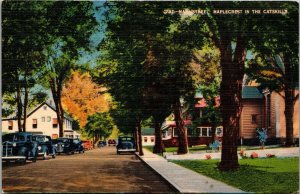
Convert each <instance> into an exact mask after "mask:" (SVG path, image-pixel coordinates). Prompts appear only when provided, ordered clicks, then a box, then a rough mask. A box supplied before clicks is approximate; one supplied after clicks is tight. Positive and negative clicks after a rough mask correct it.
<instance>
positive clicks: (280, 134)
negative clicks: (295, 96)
mask: <svg viewBox="0 0 300 194" xmlns="http://www.w3.org/2000/svg"><path fill="white" fill-rule="evenodd" d="M242 95H243V96H242V97H243V110H242V115H241V119H240V137H241V138H243V139H244V140H245V143H246V144H252V143H255V141H257V137H256V131H255V129H256V128H267V129H268V142H269V143H273V144H276V143H282V142H283V141H284V139H285V137H286V126H285V115H284V109H285V103H284V99H283V97H282V96H281V95H279V94H278V93H276V92H272V93H270V91H268V90H264V91H259V90H258V89H257V87H255V86H244V87H243V92H242ZM294 137H295V138H299V100H297V101H296V103H295V107H294Z"/></svg>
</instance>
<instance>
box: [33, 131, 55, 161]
mask: <svg viewBox="0 0 300 194" xmlns="http://www.w3.org/2000/svg"><path fill="white" fill-rule="evenodd" d="M32 139H33V140H34V141H37V142H38V155H39V156H43V159H44V160H45V159H47V158H48V156H52V158H55V147H54V145H53V144H52V139H51V137H50V136H46V135H33V136H32Z"/></svg>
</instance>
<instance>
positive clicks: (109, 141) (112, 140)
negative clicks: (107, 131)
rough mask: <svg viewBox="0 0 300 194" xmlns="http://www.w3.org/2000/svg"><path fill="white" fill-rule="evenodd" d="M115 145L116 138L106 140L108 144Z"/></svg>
mask: <svg viewBox="0 0 300 194" xmlns="http://www.w3.org/2000/svg"><path fill="white" fill-rule="evenodd" d="M111 145H112V146H116V140H114V139H109V140H108V146H111Z"/></svg>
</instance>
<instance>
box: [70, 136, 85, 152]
mask: <svg viewBox="0 0 300 194" xmlns="http://www.w3.org/2000/svg"><path fill="white" fill-rule="evenodd" d="M73 144H74V147H75V152H78V153H84V147H83V142H82V141H81V140H80V139H73Z"/></svg>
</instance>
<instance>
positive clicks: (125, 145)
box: [117, 136, 136, 154]
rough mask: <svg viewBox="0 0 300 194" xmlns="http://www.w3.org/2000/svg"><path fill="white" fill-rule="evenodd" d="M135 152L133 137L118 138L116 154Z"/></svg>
mask: <svg viewBox="0 0 300 194" xmlns="http://www.w3.org/2000/svg"><path fill="white" fill-rule="evenodd" d="M135 151H136V148H135V141H134V138H133V137H128V136H123V137H119V138H118V145H117V154H120V153H124V152H131V153H134V152H135Z"/></svg>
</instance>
